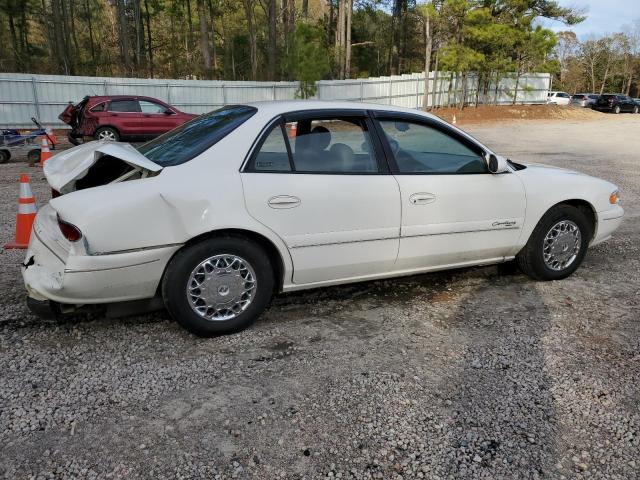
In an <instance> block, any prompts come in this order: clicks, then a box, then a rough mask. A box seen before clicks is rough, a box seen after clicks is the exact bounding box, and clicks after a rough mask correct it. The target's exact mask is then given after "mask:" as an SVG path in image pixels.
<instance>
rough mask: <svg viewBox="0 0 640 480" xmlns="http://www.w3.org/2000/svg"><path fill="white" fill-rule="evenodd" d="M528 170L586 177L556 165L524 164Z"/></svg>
mask: <svg viewBox="0 0 640 480" xmlns="http://www.w3.org/2000/svg"><path fill="white" fill-rule="evenodd" d="M523 165H525V166H526V167H527V168H531V169H534V170H536V171H537V172H540V173H544V172H545V171H548V172H549V173H554V174H556V173H567V174H572V175H585V174H584V173H580V172H576V171H575V170H570V169H568V168H562V167H556V166H554V165H545V164H543V163H523Z"/></svg>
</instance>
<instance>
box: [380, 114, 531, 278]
mask: <svg viewBox="0 0 640 480" xmlns="http://www.w3.org/2000/svg"><path fill="white" fill-rule="evenodd" d="M376 117H377V118H376V122H377V124H376V126H377V128H378V131H379V132H380V137H381V138H382V140H383V143H384V148H385V149H386V152H387V156H388V157H389V158H391V161H392V171H393V173H394V175H395V176H396V179H397V180H398V183H399V184H400V191H401V197H402V200H401V201H402V227H401V234H400V251H399V254H398V261H397V263H396V268H397V269H401V270H405V269H419V268H431V267H444V266H455V265H462V264H466V263H476V262H483V261H487V262H489V261H497V260H500V259H502V258H503V257H505V256H510V255H513V249H514V246H515V245H516V243H517V241H518V238H519V236H520V231H521V228H522V225H523V222H524V216H525V205H526V201H525V192H524V188H523V185H522V182H521V181H520V179H519V178H518V177H517V175H515V174H513V173H511V172H509V173H503V174H498V175H493V174H491V173H489V171H488V169H487V163H486V160H485V158H484V156H483V152H482V149H481V148H480V147H479V146H477V145H476V144H475V143H474V142H472V141H471V140H470V139H468V138H466V137H464V136H463V135H461V134H459V133H458V132H456V131H455V130H453V129H451V128H449V127H447V126H445V125H443V124H441V123H440V122H436V121H429V120H425V119H419V118H416V117H415V116H410V115H407V116H404V117H399V116H397V115H394V114H388V115H387V114H382V115H376Z"/></svg>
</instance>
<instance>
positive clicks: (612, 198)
mask: <svg viewBox="0 0 640 480" xmlns="http://www.w3.org/2000/svg"><path fill="white" fill-rule="evenodd" d="M609 203H610V204H611V205H620V204H621V203H622V196H621V195H620V192H619V191H618V190H616V191H615V192H613V193H612V194H611V195H609Z"/></svg>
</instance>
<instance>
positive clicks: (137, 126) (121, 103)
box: [58, 95, 196, 145]
mask: <svg viewBox="0 0 640 480" xmlns="http://www.w3.org/2000/svg"><path fill="white" fill-rule="evenodd" d="M194 117H196V115H192V114H190V113H184V112H181V111H180V110H178V109H177V108H175V107H172V106H171V105H168V104H166V103H164V102H161V101H160V100H157V99H155V98H150V97H141V96H137V95H136V96H132V95H109V96H100V97H84V98H83V99H82V101H80V102H79V103H76V104H75V105H73V104H72V103H69V105H68V106H67V108H65V109H64V111H63V112H62V113H61V114H60V116H59V117H58V118H59V119H60V120H62V121H63V122H64V123H66V124H68V125H71V132H70V133H69V135H68V136H69V140H70V141H71V143H73V144H75V145H78V143H80V140H82V139H83V138H84V137H93V138H94V139H96V140H112V141H115V142H117V141H120V140H125V139H126V140H149V139H152V138H155V137H157V136H158V135H161V134H163V133H165V132H168V131H169V130H173V129H174V128H176V127H178V126H180V125H182V124H183V123H185V122H188V121H189V120H191V119H192V118H194Z"/></svg>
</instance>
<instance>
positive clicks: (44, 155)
mask: <svg viewBox="0 0 640 480" xmlns="http://www.w3.org/2000/svg"><path fill="white" fill-rule="evenodd" d="M50 158H51V151H50V150H49V142H48V141H47V139H46V138H42V146H41V147H40V166H41V167H44V162H46V161H47V160H49V159H50Z"/></svg>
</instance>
